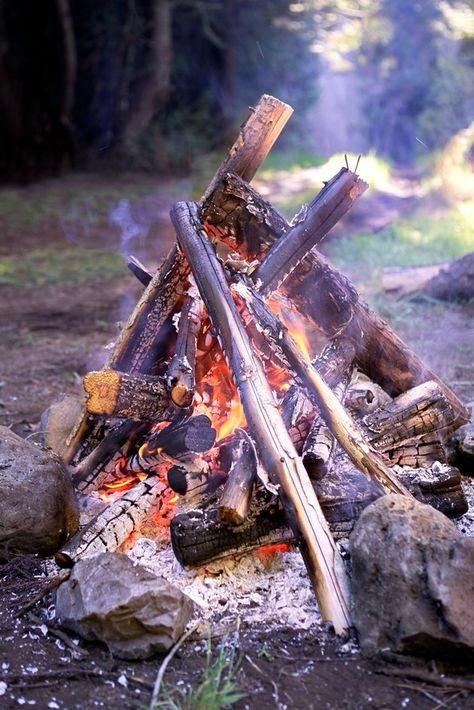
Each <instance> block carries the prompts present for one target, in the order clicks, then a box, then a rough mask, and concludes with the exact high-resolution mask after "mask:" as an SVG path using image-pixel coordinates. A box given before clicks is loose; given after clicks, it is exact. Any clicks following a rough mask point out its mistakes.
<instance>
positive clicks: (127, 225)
mask: <svg viewBox="0 0 474 710" xmlns="http://www.w3.org/2000/svg"><path fill="white" fill-rule="evenodd" d="M262 93H268V94H273V95H275V96H277V97H278V98H280V99H282V100H284V101H286V102H288V103H290V104H291V105H292V106H293V107H294V109H295V113H294V116H293V118H292V119H291V121H290V122H289V124H288V126H287V127H286V128H285V130H284V132H283V134H282V135H281V137H280V138H279V140H278V141H277V144H276V146H275V148H274V149H273V151H272V153H271V155H270V156H269V158H268V159H267V160H266V162H265V164H264V165H263V167H262V169H261V170H260V171H259V173H258V175H257V179H256V181H255V187H256V188H257V189H258V190H259V191H260V192H261V193H262V194H264V195H265V197H267V198H268V199H271V200H272V202H273V203H274V205H275V206H276V207H277V208H278V209H279V210H280V211H281V212H282V213H283V214H284V215H285V217H287V218H288V219H291V218H292V217H293V216H294V214H295V213H296V212H297V211H298V210H299V208H300V206H301V204H302V203H305V202H308V201H309V200H311V199H312V198H313V197H314V196H315V194H317V192H318V191H319V190H320V189H321V187H322V185H323V181H324V180H328V179H329V178H330V177H332V176H333V175H334V174H335V173H336V172H337V171H338V170H339V168H340V167H341V166H342V165H344V164H345V161H346V159H347V161H348V163H349V165H350V167H352V168H354V166H355V165H356V162H357V160H358V156H359V155H361V159H360V162H359V166H358V172H359V173H360V175H361V177H363V178H364V179H365V180H367V181H368V182H369V184H370V189H369V190H368V192H367V193H366V194H365V195H364V196H363V198H362V199H361V200H360V201H359V202H358V203H357V204H356V206H355V207H354V209H353V210H352V212H351V213H350V215H349V218H348V219H347V220H345V221H344V222H343V223H342V224H341V225H340V226H338V228H337V229H335V230H333V232H332V234H331V235H330V236H329V237H328V238H327V240H326V241H325V243H324V244H323V246H322V250H323V251H325V253H326V254H327V255H329V257H330V258H331V260H332V261H333V262H334V263H335V264H336V265H337V266H338V267H340V268H342V269H343V270H344V271H345V272H347V273H348V274H349V275H350V276H351V278H353V280H354V281H355V283H356V284H357V287H358V288H359V289H360V290H361V292H362V293H363V295H364V297H365V298H367V299H368V300H369V301H370V302H371V304H372V305H374V306H375V307H376V308H378V310H379V311H380V312H381V314H382V315H383V316H384V317H385V318H387V319H389V320H390V322H391V324H392V325H393V326H394V327H395V329H397V330H399V331H401V334H402V335H403V336H404V337H406V338H407V340H408V341H409V342H410V344H411V345H412V346H413V347H415V349H417V350H418V351H419V352H420V353H421V354H422V355H423V356H426V358H427V360H428V361H429V364H430V365H431V367H432V368H433V369H435V370H436V371H437V372H439V373H440V374H441V375H443V376H444V377H445V378H446V379H448V380H449V382H450V383H451V384H452V385H453V387H457V388H458V389H459V392H460V394H461V395H464V394H465V396H467V397H470V396H471V394H468V393H467V392H471V390H472V397H473V398H474V389H473V387H472V379H473V373H474V371H473V365H472V363H473V362H474V346H473V342H472V340H473V339H472V332H473V331H474V316H473V307H472V303H473V301H472V299H471V300H470V301H469V299H468V301H469V302H468V303H467V304H466V303H465V302H463V303H461V302H458V301H457V300H456V299H454V301H451V303H450V304H449V305H446V304H443V303H440V302H438V301H436V299H433V298H431V300H430V298H428V297H426V298H425V299H424V300H420V299H419V298H414V297H413V296H412V295H408V296H407V295H406V294H400V293H397V294H395V295H393V294H389V293H387V290H386V288H385V286H384V278H385V276H384V273H385V270H386V269H387V268H392V267H401V268H406V267H411V266H420V265H431V264H438V263H445V262H449V261H451V260H454V259H457V258H459V257H462V256H463V255H466V254H468V253H469V252H472V251H473V250H474V237H473V228H472V225H473V224H474V172H473V170H474V0H360V1H359V2H355V1H354V0H307V1H305V2H289V1H288V0H101V1H100V2H97V0H41V2H39V1H38V0H0V317H1V320H2V323H1V324H0V336H1V337H0V367H1V368H2V369H1V370H0V417H1V416H5V417H8V416H10V417H11V415H12V411H15V412H16V414H15V416H17V417H22V416H23V417H26V418H27V419H29V420H30V419H31V417H32V416H33V415H32V414H31V411H32V406H33V409H35V408H36V409H39V407H40V406H42V405H46V404H47V403H48V400H50V399H51V398H52V397H53V396H54V395H55V393H57V391H58V387H59V385H58V379H59V384H60V385H61V388H65V389H68V388H72V387H73V386H76V384H77V382H78V381H79V380H80V377H79V375H80V374H82V373H83V372H84V371H85V370H86V369H87V368H88V367H89V366H91V364H92V365H95V364H97V363H95V362H92V363H91V361H90V358H91V357H92V358H93V357H95V355H94V356H91V355H90V353H91V352H92V351H93V352H94V353H96V352H97V351H98V350H99V349H100V348H101V347H102V345H104V344H105V343H106V342H108V341H109V340H110V339H112V338H113V337H114V336H115V334H116V329H115V326H114V321H115V320H117V319H123V318H125V317H126V315H127V313H128V312H129V311H130V310H131V307H132V306H133V303H134V301H135V299H136V298H137V296H138V294H139V292H140V286H139V285H138V284H135V282H134V281H133V278H132V277H131V276H130V274H129V272H128V270H127V268H126V266H125V264H124V260H123V256H122V255H123V254H130V253H133V254H135V255H136V256H138V257H139V258H141V259H142V260H143V261H145V262H146V264H147V265H148V266H149V267H150V268H154V267H155V266H156V265H157V264H158V262H159V261H160V259H161V257H162V256H163V255H164V253H166V251H167V249H168V247H169V244H170V243H171V240H172V239H173V234H172V230H171V227H170V225H169V219H168V212H169V209H170V206H171V205H172V203H173V201H175V200H176V199H187V198H194V199H198V198H199V197H200V195H201V194H202V192H203V191H204V189H205V187H206V185H207V183H208V181H209V178H210V177H211V176H212V174H213V173H214V171H215V169H216V168H217V166H218V165H219V162H220V160H221V159H222V156H223V155H224V154H225V152H226V150H227V149H228V148H229V146H230V145H231V143H232V142H233V140H234V139H235V137H236V135H237V131H238V128H239V125H240V124H241V123H242V122H243V121H244V120H245V118H246V117H247V115H248V109H249V106H252V105H255V103H256V102H257V101H258V99H259V97H260V95H261V94H262ZM473 271H474V268H473ZM473 278H474V276H473V275H471V279H473ZM471 283H472V281H471ZM447 333H450V334H452V335H449V337H447V335H446V334H447ZM435 340H436V343H434V341H435ZM12 353H13V354H14V356H15V357H12ZM22 358H23V359H22ZM25 370H27V371H28V372H33V375H32V379H31V381H28V380H25V378H24V374H22V371H23V373H24V371H25ZM453 383H458V384H457V385H456V384H453ZM466 383H468V384H466ZM469 383H471V385H469ZM2 387H3V389H1V388H2ZM463 388H464V389H463ZM466 388H467V390H466ZM469 388H470V389H469ZM2 393H3V396H2ZM19 393H20V394H19ZM22 393H23V394H22ZM32 393H33V394H34V396H32ZM22 397H23V400H22ZM18 398H19V399H18ZM32 399H33V400H34V402H35V403H36V404H34V405H33V404H32ZM2 402H3V403H4V404H2ZM12 402H13V403H14V402H16V404H12ZM5 403H6V404H5ZM2 406H3V407H4V409H2ZM21 412H23V414H22V413H21ZM34 416H36V415H34Z"/></svg>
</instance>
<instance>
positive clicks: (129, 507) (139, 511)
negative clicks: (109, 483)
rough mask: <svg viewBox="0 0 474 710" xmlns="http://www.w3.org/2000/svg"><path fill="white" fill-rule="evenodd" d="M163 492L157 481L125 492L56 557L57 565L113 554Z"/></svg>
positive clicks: (159, 482) (160, 484) (165, 488)
mask: <svg viewBox="0 0 474 710" xmlns="http://www.w3.org/2000/svg"><path fill="white" fill-rule="evenodd" d="M166 490H167V486H166V485H165V484H164V483H163V482H162V481H160V479H159V478H155V477H152V478H150V479H147V480H146V481H142V482H141V483H138V484H137V485H136V486H135V487H134V488H131V489H130V490H129V491H126V492H125V493H124V494H123V496H122V497H121V498H119V499H118V500H116V501H114V502H113V503H111V504H110V505H109V506H107V508H106V509H105V510H104V511H102V512H101V513H99V515H97V516H96V517H95V518H94V519H93V520H92V521H91V522H90V523H89V524H88V525H86V527H84V528H83V529H82V530H80V531H79V532H78V533H77V534H76V535H75V536H74V537H73V538H72V539H71V540H69V542H68V543H67V544H66V545H65V546H64V547H63V548H62V549H61V550H60V551H59V552H58V553H57V554H56V557H55V559H56V562H57V563H58V565H59V566H60V567H72V566H73V565H74V563H75V562H77V560H79V559H84V558H85V557H93V556H94V555H98V554H100V553H101V552H113V551H114V550H116V549H117V548H118V547H119V546H120V545H121V544H122V542H124V541H125V540H126V539H127V538H128V536H129V535H130V534H131V533H132V532H133V531H134V530H135V529H136V528H137V527H138V526H139V525H140V523H141V522H143V520H144V519H145V518H146V517H147V515H148V514H149V513H150V511H151V509H152V507H154V506H158V505H159V504H160V499H162V497H163V494H164V492H165V491H166Z"/></svg>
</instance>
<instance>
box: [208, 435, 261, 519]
mask: <svg viewBox="0 0 474 710" xmlns="http://www.w3.org/2000/svg"><path fill="white" fill-rule="evenodd" d="M219 458H220V461H221V466H222V467H223V468H224V470H228V472H229V475H228V478H227V481H226V483H225V486H224V490H223V492H222V495H221V498H220V500H219V505H218V509H217V510H218V514H219V520H222V522H224V523H228V524H230V525H241V524H242V523H243V522H244V520H245V519H246V517H247V514H248V512H249V508H250V499H251V497H252V490H253V484H254V481H255V478H256V476H257V456H256V453H255V447H254V445H253V443H252V441H251V439H250V437H249V435H248V434H247V432H245V431H244V430H243V429H236V431H235V435H234V437H232V440H231V441H230V442H228V443H227V444H224V445H223V446H221V448H220V451H219ZM226 458H228V459H230V460H229V461H228V463H227V464H224V465H222V461H223V459H226Z"/></svg>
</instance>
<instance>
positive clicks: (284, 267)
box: [253, 168, 368, 296]
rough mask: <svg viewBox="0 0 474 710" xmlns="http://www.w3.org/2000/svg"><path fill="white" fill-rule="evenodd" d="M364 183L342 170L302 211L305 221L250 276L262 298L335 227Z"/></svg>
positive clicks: (284, 235) (276, 245)
mask: <svg viewBox="0 0 474 710" xmlns="http://www.w3.org/2000/svg"><path fill="white" fill-rule="evenodd" d="M367 187H368V185H367V183H366V182H364V181H363V180H361V179H360V178H359V176H358V175H356V174H355V173H353V172H351V171H350V170H348V169H347V168H342V169H341V170H340V171H339V172H338V173H337V175H335V176H334V177H333V178H332V179H331V180H329V182H327V183H326V185H325V186H324V187H323V189H322V190H321V192H320V193H319V194H318V195H317V196H316V197H315V198H314V200H313V201H312V202H311V203H310V204H309V205H308V207H307V208H306V209H305V211H304V218H303V219H300V220H298V221H297V222H296V224H294V225H292V226H291V228H290V229H289V230H288V231H287V232H286V233H285V234H283V235H282V236H281V237H280V238H279V239H277V240H276V241H275V243H274V244H273V246H272V247H271V248H270V250H269V252H268V253H267V255H266V257H265V259H264V260H263V261H262V263H261V264H260V266H259V267H258V268H257V270H256V271H255V272H254V274H253V279H254V281H255V284H257V285H258V290H259V292H260V293H261V294H262V295H263V296H268V295H270V294H271V293H272V292H273V291H276V290H277V288H278V287H279V286H280V284H281V283H283V282H284V281H285V280H286V279H287V277H288V276H289V274H291V272H292V271H293V269H294V268H295V267H296V266H298V264H299V263H300V261H301V260H302V259H303V258H304V257H305V256H306V255H307V254H308V252H309V251H311V249H312V248H313V247H314V246H316V245H317V244H319V243H320V242H321V240H322V239H323V238H324V237H325V236H326V235H327V234H328V232H329V231H330V230H331V229H332V228H333V227H334V225H335V224H336V223H337V222H338V221H339V220H340V219H341V217H343V216H344V215H345V214H346V213H347V212H348V211H349V210H350V208H351V207H352V205H353V204H354V202H355V201H356V200H357V199H358V198H359V197H360V195H362V194H363V193H364V192H365V190H366V189H367Z"/></svg>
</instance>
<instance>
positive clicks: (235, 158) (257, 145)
mask: <svg viewBox="0 0 474 710" xmlns="http://www.w3.org/2000/svg"><path fill="white" fill-rule="evenodd" d="M292 113H293V109H292V108H291V106H288V105H287V104H285V103H283V102H282V101H279V100H278V99H276V98H274V97H273V96H268V95H263V96H262V97H261V99H260V101H259V102H258V104H257V105H256V106H255V108H254V109H252V111H251V114H250V116H249V118H248V119H247V121H246V122H245V123H244V125H243V126H242V128H241V130H240V133H239V136H238V138H237V140H236V141H235V143H234V145H233V146H232V147H231V149H230V150H229V152H228V153H227V155H226V157H225V158H224V160H223V162H222V164H221V166H220V167H219V168H218V170H217V172H216V174H215V177H214V178H213V180H212V181H211V183H210V185H209V187H208V189H207V191H206V193H205V195H204V197H203V200H204V199H206V195H207V194H208V193H210V192H212V191H213V190H214V187H213V186H214V185H215V184H217V183H219V182H220V180H221V178H222V176H223V175H224V174H225V173H227V172H229V171H232V172H234V173H236V174H237V175H239V176H241V177H242V178H244V179H245V180H246V181H250V180H252V178H253V176H254V175H255V173H256V171H257V170H258V168H259V166H260V165H261V163H262V162H263V161H264V160H265V158H266V156H267V155H268V153H269V152H270V150H271V148H272V146H273V144H274V142H275V141H276V140H277V138H278V136H279V135H280V133H281V131H282V130H283V128H284V127H285V124H286V123H287V121H288V120H289V118H290V116H291V114H292ZM188 275H189V267H188V265H187V262H186V260H185V259H183V257H182V255H181V254H180V253H179V252H178V249H177V248H176V247H175V246H174V247H173V248H172V249H171V251H170V253H169V254H168V256H167V257H166V259H165V260H164V262H163V264H162V266H161V267H160V268H159V269H158V271H157V272H156V273H155V274H154V275H153V278H152V279H151V281H150V282H149V284H148V285H147V287H146V289H145V291H144V293H143V295H142V297H141V299H140V300H139V302H138V303H137V305H136V307H135V309H134V310H133V312H132V314H131V315H130V317H129V319H128V321H127V323H126V325H125V326H124V328H123V330H122V332H121V334H120V336H119V338H118V340H117V342H116V343H115V346H114V349H113V351H112V354H111V356H110V358H109V361H108V363H107V365H106V368H111V369H117V370H123V371H126V372H129V373H136V372H139V371H140V372H146V371H147V368H149V367H150V365H151V363H152V362H153V355H154V352H155V351H156V348H157V345H158V343H159V342H160V339H161V338H162V332H161V329H162V327H163V324H164V323H165V322H166V320H167V318H168V317H169V316H170V314H171V313H172V312H173V311H174V310H177V308H178V307H179V304H180V300H182V298H183V296H184V292H185V290H186V285H185V281H186V278H187V276H188ZM150 361H151V362H150ZM89 425H90V419H89V413H88V411H87V410H84V412H83V413H82V415H81V417H80V418H78V420H77V422H76V424H75V426H74V427H73V429H72V430H71V433H70V436H69V439H68V442H67V446H66V447H65V450H64V453H63V459H64V461H65V462H66V463H70V462H71V461H72V460H73V458H74V455H75V454H76V452H77V449H78V447H79V446H80V444H81V442H82V441H83V440H84V438H85V437H86V436H87V433H88V431H89Z"/></svg>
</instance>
